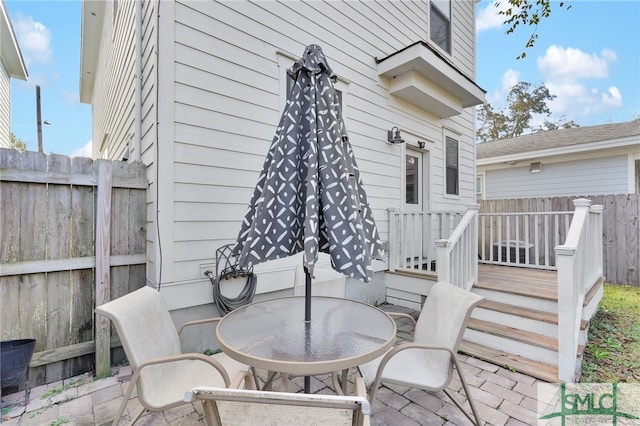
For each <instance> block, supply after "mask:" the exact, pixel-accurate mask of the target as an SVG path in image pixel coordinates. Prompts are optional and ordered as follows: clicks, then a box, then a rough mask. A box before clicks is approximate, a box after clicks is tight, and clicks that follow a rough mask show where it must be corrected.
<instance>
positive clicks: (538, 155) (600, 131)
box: [476, 120, 640, 200]
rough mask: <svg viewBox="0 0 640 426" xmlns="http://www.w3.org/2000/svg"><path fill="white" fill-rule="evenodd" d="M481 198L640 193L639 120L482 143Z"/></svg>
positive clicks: (479, 162) (479, 156)
mask: <svg viewBox="0 0 640 426" xmlns="http://www.w3.org/2000/svg"><path fill="white" fill-rule="evenodd" d="M476 189H477V198H478V199H479V200H480V199H481V200H489V199H508V198H531V197H554V196H577V195H614V194H629V193H640V120H635V121H631V122H626V123H612V124H603V125H599V126H588V127H576V128H572V129H560V130H551V131H547V132H540V133H533V134H529V135H524V136H519V137H517V138H512V139H503V140H498V141H493V142H488V143H483V144H479V145H478V146H477V186H476Z"/></svg>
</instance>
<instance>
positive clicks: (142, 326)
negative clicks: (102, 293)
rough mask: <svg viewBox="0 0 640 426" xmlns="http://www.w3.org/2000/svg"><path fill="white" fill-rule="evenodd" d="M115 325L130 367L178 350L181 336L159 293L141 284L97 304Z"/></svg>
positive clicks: (179, 350)
mask: <svg viewBox="0 0 640 426" xmlns="http://www.w3.org/2000/svg"><path fill="white" fill-rule="evenodd" d="M96 313H98V314H100V315H104V316H106V317H108V318H109V319H110V320H111V321H112V322H113V325H114V326H115V327H116V331H117V332H118V336H119V337H120V341H121V342H122V346H123V347H124V351H125V353H126V354H127V358H128V359H129V362H130V363H131V366H132V367H133V369H134V370H135V369H137V368H138V366H139V365H140V364H141V363H142V362H144V361H146V360H148V359H151V358H156V357H161V356H167V355H177V354H180V353H181V348H180V338H179V337H178V333H177V331H176V328H175V325H174V324H173V321H172V320H171V316H170V315H169V310H168V309H167V305H166V304H165V303H164V299H163V298H162V295H160V293H159V292H158V291H156V290H154V289H152V288H151V287H142V288H141V289H138V290H136V291H134V292H131V293H129V294H127V295H125V296H122V297H120V298H118V299H115V300H112V301H111V302H107V303H105V304H104V305H101V306H98V307H97V308H96Z"/></svg>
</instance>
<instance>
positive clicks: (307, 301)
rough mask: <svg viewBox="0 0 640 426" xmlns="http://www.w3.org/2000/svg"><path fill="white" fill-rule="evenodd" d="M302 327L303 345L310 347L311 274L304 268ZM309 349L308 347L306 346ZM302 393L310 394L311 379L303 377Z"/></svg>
mask: <svg viewBox="0 0 640 426" xmlns="http://www.w3.org/2000/svg"><path fill="white" fill-rule="evenodd" d="M304 278H305V282H304V327H305V331H306V333H305V334H306V336H305V344H306V345H310V344H311V342H310V341H309V339H310V338H311V336H310V331H311V330H310V328H311V273H310V272H309V269H308V268H307V267H306V266H305V267H304ZM308 347H309V346H308ZM304 393H311V378H310V377H309V376H304Z"/></svg>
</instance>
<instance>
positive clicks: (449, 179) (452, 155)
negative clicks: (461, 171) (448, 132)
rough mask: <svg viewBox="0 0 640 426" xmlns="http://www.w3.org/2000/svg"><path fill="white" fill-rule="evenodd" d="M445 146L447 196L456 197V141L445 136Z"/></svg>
mask: <svg viewBox="0 0 640 426" xmlns="http://www.w3.org/2000/svg"><path fill="white" fill-rule="evenodd" d="M446 145H447V146H446V159H445V163H446V186H447V194H450V195H458V141H457V140H455V139H452V138H450V137H448V136H447V139H446Z"/></svg>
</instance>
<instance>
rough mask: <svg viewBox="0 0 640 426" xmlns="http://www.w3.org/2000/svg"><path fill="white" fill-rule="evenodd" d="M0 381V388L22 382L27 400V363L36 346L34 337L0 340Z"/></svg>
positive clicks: (17, 384)
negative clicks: (0, 365) (0, 385)
mask: <svg viewBox="0 0 640 426" xmlns="http://www.w3.org/2000/svg"><path fill="white" fill-rule="evenodd" d="M0 345H1V351H0V363H1V364H2V367H1V368H0V370H1V372H0V373H1V375H0V381H1V383H2V389H5V388H8V387H13V386H16V387H20V385H23V384H24V391H25V403H26V402H27V401H28V400H29V364H30V363H31V357H32V356H33V350H34V349H35V346H36V341H35V340H34V339H20V340H7V341H4V342H0Z"/></svg>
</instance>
